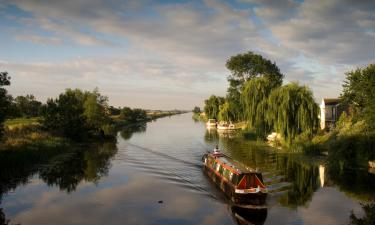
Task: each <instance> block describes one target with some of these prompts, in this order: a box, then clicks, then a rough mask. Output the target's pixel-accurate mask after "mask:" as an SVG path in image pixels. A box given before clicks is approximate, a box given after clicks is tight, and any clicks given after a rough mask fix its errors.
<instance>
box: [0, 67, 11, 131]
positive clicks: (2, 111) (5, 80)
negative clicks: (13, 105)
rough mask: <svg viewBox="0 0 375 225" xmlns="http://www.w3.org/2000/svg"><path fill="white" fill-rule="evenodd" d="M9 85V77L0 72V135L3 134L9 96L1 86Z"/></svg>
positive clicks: (5, 73)
mask: <svg viewBox="0 0 375 225" xmlns="http://www.w3.org/2000/svg"><path fill="white" fill-rule="evenodd" d="M8 85H10V77H9V76H8V73H7V72H0V137H2V135H3V131H4V127H3V123H4V121H5V118H6V116H7V114H8V111H9V106H10V97H9V95H8V92H7V90H6V89H5V88H3V86H8Z"/></svg>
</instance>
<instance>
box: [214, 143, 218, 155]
mask: <svg viewBox="0 0 375 225" xmlns="http://www.w3.org/2000/svg"><path fill="white" fill-rule="evenodd" d="M216 153H219V146H217V145H216V147H215V148H214V154H216Z"/></svg>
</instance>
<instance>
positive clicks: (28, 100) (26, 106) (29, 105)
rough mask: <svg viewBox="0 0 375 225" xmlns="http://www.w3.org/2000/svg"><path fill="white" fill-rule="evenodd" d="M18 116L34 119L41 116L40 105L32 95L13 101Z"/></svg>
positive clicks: (18, 97) (19, 97)
mask: <svg viewBox="0 0 375 225" xmlns="http://www.w3.org/2000/svg"><path fill="white" fill-rule="evenodd" d="M13 104H14V107H15V109H16V111H17V113H16V114H17V115H18V116H22V117H35V116H39V115H40V114H41V110H42V103H41V102H39V101H37V100H36V99H35V97H34V95H26V96H17V97H16V98H15V99H14V101H13Z"/></svg>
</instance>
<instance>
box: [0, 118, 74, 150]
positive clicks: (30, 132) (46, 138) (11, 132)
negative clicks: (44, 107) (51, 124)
mask: <svg viewBox="0 0 375 225" xmlns="http://www.w3.org/2000/svg"><path fill="white" fill-rule="evenodd" d="M39 121H40V118H17V119H10V120H7V121H5V124H4V137H3V138H2V142H1V143H0V150H18V149H24V150H25V149H31V150H32V149H40V148H57V147H59V146H60V147H66V146H67V145H69V144H70V143H71V142H70V141H69V140H68V139H66V138H63V137H60V136H57V135H54V134H53V133H51V132H48V131H46V130H44V129H43V127H42V126H41V124H40V123H39Z"/></svg>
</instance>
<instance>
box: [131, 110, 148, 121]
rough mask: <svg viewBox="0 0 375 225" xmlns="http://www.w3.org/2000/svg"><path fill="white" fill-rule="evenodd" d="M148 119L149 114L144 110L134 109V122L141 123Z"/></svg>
mask: <svg viewBox="0 0 375 225" xmlns="http://www.w3.org/2000/svg"><path fill="white" fill-rule="evenodd" d="M146 119H147V113H146V111H145V110H143V109H133V121H134V122H140V121H145V120H146Z"/></svg>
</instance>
